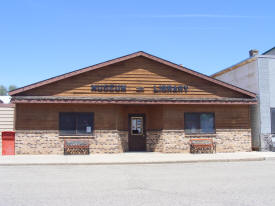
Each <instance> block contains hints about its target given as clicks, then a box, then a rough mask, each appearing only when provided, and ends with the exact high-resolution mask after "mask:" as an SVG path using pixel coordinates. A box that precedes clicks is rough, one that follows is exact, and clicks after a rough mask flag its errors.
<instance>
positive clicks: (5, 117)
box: [0, 98, 14, 154]
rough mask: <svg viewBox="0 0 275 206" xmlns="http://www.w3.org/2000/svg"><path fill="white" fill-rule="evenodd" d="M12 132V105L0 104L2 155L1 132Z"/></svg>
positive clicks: (0, 139) (0, 138) (0, 136)
mask: <svg viewBox="0 0 275 206" xmlns="http://www.w3.org/2000/svg"><path fill="white" fill-rule="evenodd" d="M0 100H1V98H0ZM13 130H14V105H13V104H5V103H0V154H2V132H3V131H13Z"/></svg>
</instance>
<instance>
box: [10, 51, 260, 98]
mask: <svg viewBox="0 0 275 206" xmlns="http://www.w3.org/2000/svg"><path fill="white" fill-rule="evenodd" d="M137 56H143V57H147V58H149V59H151V60H155V61H157V62H160V63H162V64H165V65H167V66H171V67H173V68H176V69H178V70H181V71H184V72H186V73H189V74H192V75H195V76H197V77H200V78H202V79H205V80H208V81H210V82H213V83H215V84H218V85H221V86H223V87H226V88H229V89H231V90H234V91H237V92H239V93H242V94H245V95H247V96H250V97H253V98H254V97H256V94H255V93H253V92H249V91H247V90H244V89H241V88H239V87H236V86H233V85H231V84H228V83H225V82H223V81H220V80H218V79H214V78H212V77H209V76H207V75H205V74H202V73H199V72H196V71H194V70H191V69H188V68H186V67H182V66H180V65H177V64H175V63H172V62H170V61H167V60H165V59H161V58H159V57H156V56H153V55H151V54H148V53H146V52H143V51H139V52H135V53H132V54H129V55H126V56H122V57H119V58H115V59H112V60H109V61H106V62H103V63H99V64H95V65H93V66H89V67H85V68H82V69H79V70H76V71H72V72H69V73H66V74H63V75H59V76H56V77H52V78H50V79H47V80H44V81H40V82H37V83H34V84H30V85H28V86H25V87H21V88H18V89H15V90H13V91H10V92H9V95H15V94H18V93H21V92H24V91H27V90H30V89H34V88H37V87H40V86H43V85H46V84H50V83H53V82H56V81H59V80H62V79H65V78H69V77H72V76H75V75H78V74H82V73H84V72H88V71H92V70H95V69H98V68H101V67H104V66H108V65H111V64H114V63H118V62H121V61H125V60H128V59H131V58H134V57H137Z"/></svg>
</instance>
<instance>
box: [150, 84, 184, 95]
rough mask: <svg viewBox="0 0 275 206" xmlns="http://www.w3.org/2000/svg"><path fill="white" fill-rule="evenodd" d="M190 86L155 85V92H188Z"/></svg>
mask: <svg viewBox="0 0 275 206" xmlns="http://www.w3.org/2000/svg"><path fill="white" fill-rule="evenodd" d="M187 90H188V86H186V85H184V86H182V85H179V86H177V85H159V86H154V93H160V92H162V93H166V92H185V93H186V92H187Z"/></svg>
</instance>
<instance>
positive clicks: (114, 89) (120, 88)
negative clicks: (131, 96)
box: [91, 84, 126, 92]
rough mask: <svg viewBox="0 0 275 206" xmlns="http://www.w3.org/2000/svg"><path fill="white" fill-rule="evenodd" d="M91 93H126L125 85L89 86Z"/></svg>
mask: <svg viewBox="0 0 275 206" xmlns="http://www.w3.org/2000/svg"><path fill="white" fill-rule="evenodd" d="M91 91H92V92H126V85H115V84H105V85H91Z"/></svg>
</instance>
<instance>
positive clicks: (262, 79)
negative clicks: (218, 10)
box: [212, 48, 275, 151]
mask: <svg viewBox="0 0 275 206" xmlns="http://www.w3.org/2000/svg"><path fill="white" fill-rule="evenodd" d="M212 77H214V78H216V79H219V80H221V81H224V82H227V83H229V84H232V85H235V86H238V87H240V88H243V89H246V90H249V91H251V92H254V93H256V94H257V98H258V104H257V105H253V106H251V126H252V137H253V141H252V144H253V148H255V150H262V151H269V150H271V146H272V141H271V140H272V137H274V136H275V110H274V108H275V82H274V80H273V79H274V78H275V48H272V49H270V50H268V51H267V52H265V53H263V54H262V55H259V54H258V51H257V50H251V51H250V57H249V58H248V59H246V60H244V61H242V62H240V63H238V64H236V65H233V66H231V67H229V68H227V69H224V70H222V71H220V72H218V73H216V74H213V75H212Z"/></svg>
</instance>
